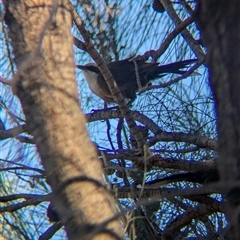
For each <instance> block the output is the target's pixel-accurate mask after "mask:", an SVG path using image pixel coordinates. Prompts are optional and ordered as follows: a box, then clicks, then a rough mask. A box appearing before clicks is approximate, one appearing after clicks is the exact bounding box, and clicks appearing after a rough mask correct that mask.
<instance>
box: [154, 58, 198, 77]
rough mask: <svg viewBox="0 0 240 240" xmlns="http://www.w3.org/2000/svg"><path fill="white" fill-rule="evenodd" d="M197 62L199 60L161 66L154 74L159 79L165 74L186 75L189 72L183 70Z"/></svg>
mask: <svg viewBox="0 0 240 240" xmlns="http://www.w3.org/2000/svg"><path fill="white" fill-rule="evenodd" d="M195 62H197V59H188V60H184V61H180V62H175V63H170V64H166V65H160V66H158V67H157V68H156V69H155V70H154V72H153V74H156V77H159V75H163V74H164V73H176V74H184V73H186V72H187V70H183V68H186V67H188V66H189V65H191V64H192V63H195ZM156 77H155V78H156Z"/></svg>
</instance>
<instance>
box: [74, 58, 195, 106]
mask: <svg viewBox="0 0 240 240" xmlns="http://www.w3.org/2000/svg"><path fill="white" fill-rule="evenodd" d="M194 62H197V59H188V60H184V61H179V62H174V63H170V64H166V65H160V64H159V63H150V62H146V61H145V60H137V59H136V60H131V58H126V59H123V60H119V61H113V62H109V63H106V65H107V67H108V69H109V71H110V72H111V74H112V75H113V77H114V79H115V81H116V83H117V85H118V87H119V89H120V91H121V93H122V96H123V97H124V98H125V99H129V100H130V101H131V102H132V101H134V100H135V98H136V93H137V92H138V91H139V90H141V88H143V87H145V86H147V85H148V84H149V82H150V81H152V80H154V79H157V78H161V77H163V76H165V75H166V74H168V73H175V74H184V73H186V72H187V71H186V70H182V69H183V68H186V67H188V66H189V65H191V64H192V63H194ZM76 67H77V68H79V69H81V70H82V72H83V74H84V77H85V79H86V81H87V83H88V86H89V88H90V90H91V91H92V92H93V93H94V94H95V95H97V96H98V97H100V98H101V99H103V100H104V101H106V102H107V103H113V102H115V101H114V99H113V96H112V94H111V92H110V90H109V88H108V85H107V83H106V81H105V79H104V77H103V75H102V74H101V72H100V70H99V69H98V67H97V65H96V63H87V64H86V65H76ZM130 101H129V102H130Z"/></svg>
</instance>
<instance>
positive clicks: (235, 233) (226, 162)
mask: <svg viewBox="0 0 240 240" xmlns="http://www.w3.org/2000/svg"><path fill="white" fill-rule="evenodd" d="M239 11H240V1H239V0H233V1H225V0H214V1H213V0H212V1H209V0H198V8H197V13H196V17H197V23H198V25H199V28H200V30H201V33H202V38H203V42H204V44H205V45H206V47H207V50H208V54H207V64H208V65H209V75H210V84H211V86H212V91H213V94H214V97H215V99H216V113H217V125H218V139H219V148H218V154H219V161H218V167H219V172H220V176H221V185H222V187H223V188H224V193H225V194H226V200H227V203H226V211H227V216H228V220H229V221H230V224H231V231H229V233H228V237H229V239H239V236H240V228H239V223H240V222H239V219H240V218H239V216H240V212H239V206H240V187H239V183H238V184H236V183H237V182H236V181H239V180H240V124H239V123H240V57H239V56H240V34H239V29H240V14H239Z"/></svg>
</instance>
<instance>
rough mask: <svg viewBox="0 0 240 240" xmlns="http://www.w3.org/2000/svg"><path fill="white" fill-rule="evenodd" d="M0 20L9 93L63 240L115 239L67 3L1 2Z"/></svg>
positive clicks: (115, 227)
mask: <svg viewBox="0 0 240 240" xmlns="http://www.w3.org/2000/svg"><path fill="white" fill-rule="evenodd" d="M4 4H5V23H6V24H7V26H8V29H9V37H10V38H11V44H12V47H13V53H14V61H15V63H16V66H17V69H18V74H17V75H16V76H15V77H14V81H13V84H14V91H15V93H16V95H17V96H18V97H19V99H20V101H21V104H22V107H23V111H24V114H25V117H26V122H27V129H28V131H29V133H30V134H32V136H33V137H34V140H35V142H36V145H37V149H38V152H39V154H40V157H41V161H42V164H43V166H44V169H45V171H46V176H47V180H48V182H49V184H50V185H51V187H52V190H53V203H54V205H55V207H56V208H57V211H58V213H59V215H60V218H61V220H62V221H63V224H64V225H65V228H66V231H67V234H68V237H69V239H86V238H87V237H88V239H117V238H121V236H122V233H121V227H120V222H119V221H118V220H117V219H115V220H113V221H109V222H106V224H105V225H100V226H98V225H97V224H101V223H103V222H104V221H107V220H108V219H110V218H111V217H113V216H114V215H115V214H116V208H115V204H114V200H113V198H112V196H111V195H110V193H109V192H108V190H107V189H106V186H105V184H104V181H103V178H102V170H101V164H100V162H99V161H98V159H97V155H96V151H95V149H94V147H93V146H92V144H91V143H90V140H89V136H88V134H87V131H86V128H85V117H84V115H83V114H82V113H81V111H80V107H79V99H78V94H77V85H76V81H75V72H74V58H73V49H72V42H73V40H72V37H71V34H70V28H71V24H72V22H71V15H70V14H69V12H68V11H67V4H69V3H68V2H67V1H65V0H62V1H51V0H45V1H44V0H42V1H37V0H35V1H27V0H25V1H24V0H21V1H14V0H10V1H6V2H4Z"/></svg>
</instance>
